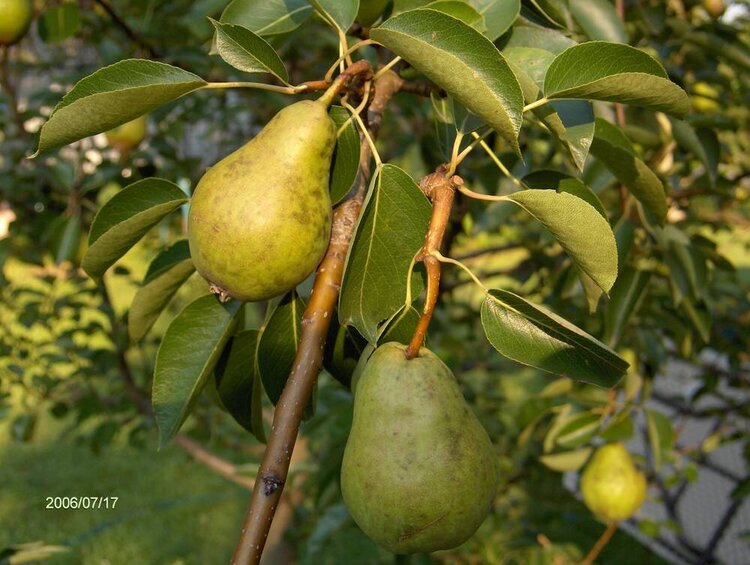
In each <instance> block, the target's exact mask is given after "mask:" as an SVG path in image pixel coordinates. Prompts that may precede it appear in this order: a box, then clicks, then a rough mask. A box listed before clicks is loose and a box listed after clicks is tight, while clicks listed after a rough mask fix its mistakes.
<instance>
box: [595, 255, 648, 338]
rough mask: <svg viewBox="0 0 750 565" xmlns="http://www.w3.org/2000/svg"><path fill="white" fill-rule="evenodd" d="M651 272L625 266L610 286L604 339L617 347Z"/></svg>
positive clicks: (639, 301)
mask: <svg viewBox="0 0 750 565" xmlns="http://www.w3.org/2000/svg"><path fill="white" fill-rule="evenodd" d="M650 278H651V273H649V272H648V271H642V270H639V269H634V268H633V267H630V266H627V267H625V268H624V269H623V270H622V272H621V273H620V276H619V277H617V281H616V282H615V285H614V286H613V287H612V294H611V296H610V300H609V303H608V304H607V308H606V310H605V311H604V341H605V342H606V343H607V344H609V345H610V347H617V345H618V344H619V343H620V339H621V338H622V335H623V332H624V331H625V329H626V328H627V327H628V323H629V321H630V320H631V318H632V317H633V316H634V315H635V314H636V313H637V311H638V307H639V305H640V303H641V301H642V300H643V298H644V296H645V293H646V287H647V286H648V282H649V279H650Z"/></svg>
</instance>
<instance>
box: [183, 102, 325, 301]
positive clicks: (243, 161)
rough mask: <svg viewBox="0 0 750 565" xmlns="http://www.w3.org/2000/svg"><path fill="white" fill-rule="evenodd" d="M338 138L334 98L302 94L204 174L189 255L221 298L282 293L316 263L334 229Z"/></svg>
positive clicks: (192, 214) (253, 298)
mask: <svg viewBox="0 0 750 565" xmlns="http://www.w3.org/2000/svg"><path fill="white" fill-rule="evenodd" d="M335 143H336V127H335V124H334V122H333V120H331V118H330V117H329V116H328V103H326V102H324V101H322V99H321V100H315V101H312V100H303V101H301V102H296V103H295V104H292V105H290V106H287V107H286V108H284V109H283V110H281V111H280V112H279V113H278V114H276V116H274V118H273V119H272V120H271V121H270V122H268V124H267V125H266V126H265V127H264V128H263V130H262V131H261V132H260V133H259V134H258V135H257V136H256V137H254V138H253V139H252V140H250V141H249V142H248V143H247V144H245V145H244V146H243V147H241V148H240V149H238V150H237V151H235V152H234V153H232V154H230V155H229V156H227V157H225V158H224V159H222V160H221V161H219V162H218V163H217V164H216V165H214V166H213V167H211V168H210V169H209V170H208V171H207V172H206V174H205V175H204V176H203V178H202V179H201V180H200V182H199V183H198V186H197V187H196V189H195V193H194V195H193V198H192V200H191V203H190V214H189V218H188V239H189V241H190V254H191V256H192V259H193V262H194V263H195V267H196V269H197V270H198V272H199V273H200V274H201V275H203V277H204V278H205V279H207V280H208V281H209V282H210V283H211V284H212V285H213V289H214V290H215V292H217V293H218V294H219V296H220V297H222V298H223V299H224V298H226V297H232V298H237V299H239V300H247V301H258V300H265V299H268V298H271V297H274V296H278V295H280V294H283V293H285V292H287V291H288V290H290V289H292V288H294V287H295V286H296V285H297V284H299V283H300V282H302V281H303V280H304V279H305V278H307V276H308V275H309V274H310V273H311V272H312V271H313V270H314V269H315V267H316V266H317V265H318V263H319V262H320V260H321V258H322V256H323V254H324V253H325V250H326V247H327V246H328V238H329V236H330V230H331V198H330V195H329V192H328V178H329V170H330V166H331V156H332V153H333V148H334V146H335Z"/></svg>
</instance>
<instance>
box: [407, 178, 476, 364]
mask: <svg viewBox="0 0 750 565" xmlns="http://www.w3.org/2000/svg"><path fill="white" fill-rule="evenodd" d="M448 171H449V168H448V166H447V165H440V166H439V167H438V168H437V170H436V171H435V172H434V173H432V174H430V175H427V176H426V177H424V178H423V179H422V180H421V181H420V183H419V187H420V188H421V189H422V192H424V193H425V194H426V195H427V198H429V199H430V200H431V201H432V217H431V218H430V227H429V229H428V230H427V235H426V236H425V240H424V245H422V250H421V251H420V252H419V254H418V255H417V258H416V260H417V261H422V262H423V263H424V266H425V269H426V270H427V296H426V297H425V303H424V309H423V310H422V316H421V317H420V319H419V323H417V327H416V329H415V330H414V335H413V336H412V338H411V341H410V342H409V347H407V348H406V352H405V355H406V358H407V359H414V358H415V357H418V356H419V349H420V348H421V347H422V344H424V340H425V337H426V336H427V328H428V327H429V326H430V321H431V320H432V314H433V313H434V312H435V305H436V304H437V301H438V296H439V294H440V259H438V255H439V254H440V246H441V245H442V243H443V236H444V235H445V230H446V228H447V227H448V222H449V221H450V216H451V210H452V208H453V198H454V196H455V194H456V188H458V187H460V186H462V185H463V183H464V181H463V179H462V178H461V177H459V176H449V175H448V174H447V173H448Z"/></svg>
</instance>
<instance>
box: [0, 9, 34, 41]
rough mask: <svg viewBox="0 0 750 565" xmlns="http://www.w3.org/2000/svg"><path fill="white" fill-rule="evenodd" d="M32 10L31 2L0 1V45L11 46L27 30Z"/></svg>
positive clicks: (32, 13)
mask: <svg viewBox="0 0 750 565" xmlns="http://www.w3.org/2000/svg"><path fill="white" fill-rule="evenodd" d="M33 15H34V9H33V6H32V5H31V0H0V45H13V44H14V43H16V42H17V41H19V40H20V39H21V38H22V37H23V36H24V35H25V34H26V30H27V29H29V24H30V23H31V17H32V16H33Z"/></svg>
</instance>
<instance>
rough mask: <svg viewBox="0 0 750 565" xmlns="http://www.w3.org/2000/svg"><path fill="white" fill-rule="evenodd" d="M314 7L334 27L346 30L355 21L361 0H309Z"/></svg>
mask: <svg viewBox="0 0 750 565" xmlns="http://www.w3.org/2000/svg"><path fill="white" fill-rule="evenodd" d="M309 2H310V4H311V5H312V7H313V8H315V10H316V11H317V12H318V13H319V14H320V15H321V16H322V17H323V19H324V20H326V21H327V22H329V23H330V24H331V25H332V26H333V27H337V28H338V29H340V30H341V31H346V30H348V29H349V28H350V27H352V24H353V23H354V19H355V18H356V17H357V11H358V10H359V0H309Z"/></svg>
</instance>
